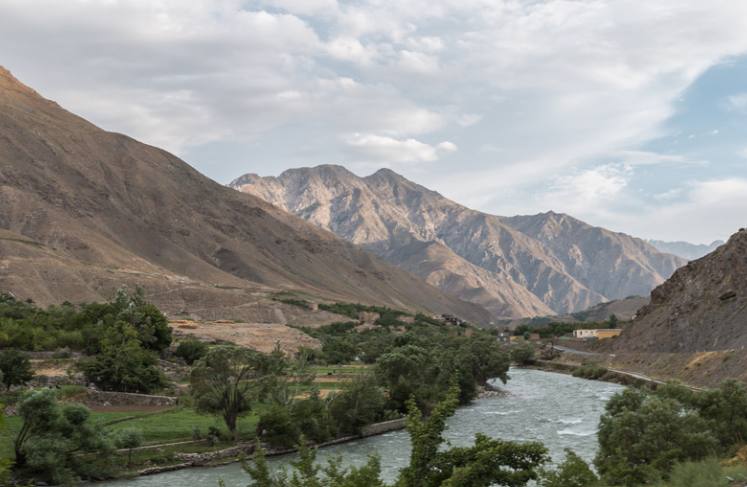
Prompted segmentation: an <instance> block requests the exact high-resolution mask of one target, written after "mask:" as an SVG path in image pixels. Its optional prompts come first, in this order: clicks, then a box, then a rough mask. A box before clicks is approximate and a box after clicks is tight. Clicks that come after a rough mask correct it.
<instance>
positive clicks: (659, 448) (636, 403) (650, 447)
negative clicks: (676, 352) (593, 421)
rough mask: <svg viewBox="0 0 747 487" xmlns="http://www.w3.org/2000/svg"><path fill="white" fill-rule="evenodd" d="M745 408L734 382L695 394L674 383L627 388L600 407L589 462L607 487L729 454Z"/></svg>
mask: <svg viewBox="0 0 747 487" xmlns="http://www.w3.org/2000/svg"><path fill="white" fill-rule="evenodd" d="M746 411H747V388H745V385H744V384H742V383H739V382H737V381H735V380H727V381H724V382H723V383H722V384H721V385H719V386H718V387H716V388H713V389H709V390H706V391H703V392H701V393H699V394H696V393H695V392H693V391H692V390H690V389H688V388H687V387H685V386H683V385H681V384H675V383H672V384H667V385H664V386H661V387H659V388H658V389H657V390H656V391H648V390H638V389H631V388H628V389H626V390H624V391H622V392H619V393H617V394H615V395H614V396H613V397H612V398H611V399H610V400H609V402H608V403H607V405H606V406H605V413H604V414H603V415H602V417H601V418H600V423H599V432H598V437H599V452H598V453H597V456H596V458H595V460H594V463H595V465H596V466H597V469H598V470H599V473H600V474H601V475H602V477H603V479H604V480H605V481H606V482H608V483H609V484H611V485H621V484H622V485H638V484H643V483H646V482H650V481H651V480H652V479H656V478H657V477H662V478H665V479H666V478H668V477H669V475H670V474H671V472H672V471H673V468H674V467H675V465H678V464H687V463H692V462H701V461H705V460H706V459H707V458H708V457H712V456H718V457H725V456H729V455H732V454H734V453H735V449H736V445H738V444H739V443H741V442H742V441H743V439H744V438H747V413H746ZM673 485H674V484H673Z"/></svg>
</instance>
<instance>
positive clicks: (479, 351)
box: [458, 337, 510, 386]
mask: <svg viewBox="0 0 747 487" xmlns="http://www.w3.org/2000/svg"><path fill="white" fill-rule="evenodd" d="M458 359H459V363H460V364H461V365H462V367H464V368H465V370H466V371H468V372H469V373H471V374H472V376H473V377H474V378H475V380H476V381H477V383H478V384H479V385H481V386H484V385H485V383H486V382H487V381H488V379H495V378H497V379H500V380H501V382H503V383H504V384H505V383H506V381H507V380H508V367H509V365H510V364H509V359H508V354H507V353H506V352H504V351H503V350H501V348H500V346H499V345H498V343H497V342H496V341H495V340H494V339H492V338H491V337H484V338H479V339H478V338H473V339H472V340H469V342H467V344H466V345H465V346H463V347H461V348H460V349H459V353H458Z"/></svg>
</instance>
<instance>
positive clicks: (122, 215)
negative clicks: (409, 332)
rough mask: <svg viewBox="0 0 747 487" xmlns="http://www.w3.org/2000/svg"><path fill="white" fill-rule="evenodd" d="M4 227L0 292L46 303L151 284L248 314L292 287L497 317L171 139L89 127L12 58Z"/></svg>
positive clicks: (0, 205)
mask: <svg viewBox="0 0 747 487" xmlns="http://www.w3.org/2000/svg"><path fill="white" fill-rule="evenodd" d="M0 229H2V230H4V231H3V232H2V235H0V250H1V251H2V254H0V290H2V291H5V290H13V289H15V290H16V291H15V294H16V295H17V296H18V297H19V298H21V297H22V298H24V299H25V298H27V297H28V298H31V299H34V300H35V301H37V302H38V303H39V304H43V305H45V304H52V303H59V302H61V301H63V300H69V301H72V302H79V301H93V300H99V301H101V300H104V299H106V300H108V299H111V298H112V297H113V289H116V287H118V286H119V284H120V283H121V282H122V280H123V281H125V282H128V281H129V282H132V281H137V282H143V283H145V284H146V286H147V290H148V294H149V295H153V298H152V299H153V301H154V302H155V303H156V304H158V305H160V306H163V307H164V308H166V309H167V310H168V309H169V308H170V307H172V306H173V305H171V304H170V303H169V299H171V298H172V297H176V296H180V297H179V299H177V300H176V301H177V302H183V303H184V305H185V306H188V307H189V309H190V310H192V309H200V310H202V311H203V315H205V316H211V315H215V314H216V313H219V312H223V313H224V315H223V317H230V316H229V315H230V314H231V313H233V312H234V311H235V313H238V314H239V315H241V312H240V310H238V308H241V307H243V309H244V310H246V309H247V308H251V307H256V306H259V305H260V304H262V303H259V304H258V301H260V300H258V299H257V298H256V296H254V297H253V295H256V294H261V293H268V292H280V291H284V290H288V291H294V292H300V293H305V294H306V295H308V296H311V297H318V298H323V299H328V300H335V301H359V302H361V303H367V304H378V305H387V306H394V307H398V308H406V309H411V310H422V311H426V312H431V313H442V312H443V313H451V314H455V315H458V316H460V317H462V318H463V319H466V320H468V321H471V322H474V323H485V322H487V321H489V320H490V315H489V314H488V313H487V312H486V311H485V310H484V309H482V308H480V307H479V306H477V305H474V304H470V303H466V302H463V301H461V300H459V299H456V298H454V297H452V296H450V295H447V294H445V293H443V292H441V291H439V290H438V289H436V288H434V287H432V286H430V285H427V284H425V283H424V282H422V281H421V280H419V279H418V278H416V277H415V276H413V275H412V274H410V273H408V272H405V271H403V270H401V269H399V268H397V267H396V266H394V265H392V264H390V263H389V262H387V261H386V260H384V259H382V258H379V257H378V256H376V255H374V254H373V253H371V252H369V251H367V250H365V249H362V248H360V247H357V246H355V245H353V244H351V243H348V242H345V241H344V240H342V239H340V238H338V237H336V236H335V235H333V234H332V233H330V232H327V231H325V230H321V229H319V228H318V227H316V226H314V225H310V224H308V223H307V222H305V221H303V220H302V219H300V218H297V217H294V216H291V215H289V214H288V213H286V212H285V211H282V210H279V209H277V208H275V207H273V206H272V205H270V204H268V203H266V202H265V201H263V200H261V199H259V198H256V197H254V196H252V195H248V194H243V193H240V192H237V191H234V190H232V189H230V188H226V187H225V186H222V185H220V184H218V183H215V182H214V181H212V180H210V179H208V178H206V177H204V176H202V175H201V174H200V173H198V172H197V171H195V170H194V169H192V168H191V167H190V166H188V165H187V164H186V163H184V162H183V161H181V160H180V159H178V158H177V157H175V156H173V155H171V154H169V153H167V152H165V151H163V150H160V149H157V148H155V147H151V146H147V145H145V144H142V143H140V142H137V141H135V140H133V139H131V138H129V137H127V136H124V135H121V134H115V133H110V132H105V131H103V130H101V129H99V128H97V127H95V126H93V125H92V124H90V123H88V122H86V121H85V120H83V119H81V118H80V117H77V116H75V115H73V114H71V113H69V112H67V111H65V110H63V109H62V108H60V107H59V106H58V105H57V104H56V103H54V102H52V101H49V100H46V99H44V98H43V97H41V96H40V95H39V94H37V93H36V92H35V91H33V90H31V89H29V88H28V87H26V86H24V85H23V84H21V83H20V82H18V81H17V80H16V79H15V78H13V76H12V75H11V74H10V73H9V72H8V71H6V70H4V69H3V68H0ZM120 278H124V279H122V280H120ZM106 283H109V284H106ZM19 286H20V287H19ZM11 287H12V288H13V289H11ZM186 288H190V289H193V291H190V292H183V291H182V289H186ZM18 289H23V292H20V291H18ZM201 293H202V294H201ZM159 296H160V298H159ZM180 300H181V301H180ZM266 304H267V303H264V304H262V306H259V307H263V306H265V305H266ZM229 308H230V309H229ZM231 309H233V310H234V311H231ZM172 311H173V309H172Z"/></svg>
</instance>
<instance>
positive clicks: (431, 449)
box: [395, 378, 547, 487]
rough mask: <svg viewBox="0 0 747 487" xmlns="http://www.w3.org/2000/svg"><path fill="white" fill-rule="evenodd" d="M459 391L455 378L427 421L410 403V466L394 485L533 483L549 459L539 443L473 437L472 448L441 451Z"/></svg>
mask: <svg viewBox="0 0 747 487" xmlns="http://www.w3.org/2000/svg"><path fill="white" fill-rule="evenodd" d="M458 397H459V387H458V385H457V384H456V378H453V379H452V384H451V387H450V388H449V392H448V394H447V397H446V399H445V400H444V401H442V402H440V403H439V404H438V405H437V406H436V407H435V409H434V410H433V412H432V413H431V415H430V417H429V418H428V419H427V420H426V421H423V414H422V413H421V412H420V410H419V409H418V408H417V405H416V403H415V401H414V400H412V399H411V400H410V401H409V402H408V409H409V414H408V416H407V426H406V428H407V432H408V433H409V434H410V442H411V444H412V452H411V454H410V464H409V465H408V466H407V467H405V468H403V469H402V470H400V473H399V477H398V479H397V482H396V483H395V486H396V487H458V486H459V487H480V486H485V487H487V486H490V485H506V486H512V487H519V486H522V485H526V483H527V482H529V481H530V480H533V479H536V478H537V474H536V472H535V469H536V468H537V467H539V466H540V465H541V464H542V463H544V462H546V461H547V449H546V448H545V447H544V446H543V445H542V444H541V443H539V442H533V443H525V444H520V443H516V442H512V441H503V440H499V439H492V438H489V437H487V436H485V435H482V434H477V435H476V437H475V444H474V445H473V446H471V447H463V448H459V447H452V448H449V449H447V450H442V449H441V448H440V447H441V445H442V443H443V442H444V439H443V431H444V429H445V428H446V419H447V418H448V417H450V416H452V415H453V414H454V413H455V412H456V406H457V404H458Z"/></svg>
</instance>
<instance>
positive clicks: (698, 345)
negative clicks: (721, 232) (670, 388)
mask: <svg viewBox="0 0 747 487" xmlns="http://www.w3.org/2000/svg"><path fill="white" fill-rule="evenodd" d="M746 325H747V231H745V230H740V231H739V232H737V233H736V234H734V235H732V237H731V238H730V239H729V241H728V242H727V243H726V244H724V245H722V246H721V247H719V248H717V249H716V250H714V251H713V252H711V253H710V254H708V255H706V256H705V257H702V258H700V259H698V260H695V261H691V262H690V263H688V264H687V265H686V266H684V267H682V268H680V269H678V270H677V271H676V272H675V273H674V274H673V275H672V277H671V278H669V279H668V280H667V281H666V282H665V283H663V284H662V285H660V286H658V287H657V288H655V289H654V290H653V291H652V292H651V302H650V304H648V305H647V306H644V307H643V308H642V309H641V310H640V311H639V313H638V316H637V318H636V320H635V321H634V322H633V325H631V326H630V327H628V329H626V330H625V331H624V332H623V334H622V335H621V336H620V337H619V338H618V339H616V340H615V349H617V350H624V351H629V352H670V353H671V352H678V353H679V352H707V351H716V350H732V349H739V350H742V349H743V348H744V347H745V346H747V326H746Z"/></svg>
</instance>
